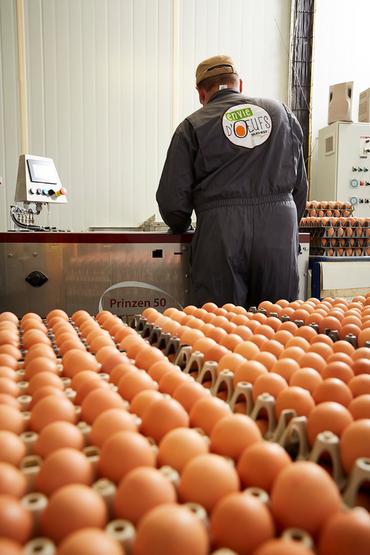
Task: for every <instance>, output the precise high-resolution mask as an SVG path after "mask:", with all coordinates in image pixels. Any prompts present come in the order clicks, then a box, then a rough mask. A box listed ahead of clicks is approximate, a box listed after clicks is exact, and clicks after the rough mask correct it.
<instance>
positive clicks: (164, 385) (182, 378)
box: [159, 365, 194, 396]
mask: <svg viewBox="0 0 370 555" xmlns="http://www.w3.org/2000/svg"><path fill="white" fill-rule="evenodd" d="M189 381H190V382H193V383H194V381H193V379H192V378H191V377H190V376H189V374H185V373H184V372H182V371H181V370H180V368H179V367H178V366H175V365H174V367H173V368H172V369H171V370H169V371H168V372H166V373H165V374H164V375H163V376H162V378H161V379H160V380H159V391H160V392H161V393H167V395H171V396H173V394H174V392H175V390H176V389H177V387H178V386H179V385H180V384H182V383H185V382H189Z"/></svg>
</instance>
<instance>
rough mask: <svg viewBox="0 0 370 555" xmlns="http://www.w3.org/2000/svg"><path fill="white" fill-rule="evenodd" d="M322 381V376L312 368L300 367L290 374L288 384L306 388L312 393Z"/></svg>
mask: <svg viewBox="0 0 370 555" xmlns="http://www.w3.org/2000/svg"><path fill="white" fill-rule="evenodd" d="M321 382H322V377H321V376H320V374H319V373H318V372H317V370H314V369H313V368H300V369H299V370H297V371H296V372H294V374H292V376H291V378H290V380H289V385H291V386H298V387H303V388H304V389H307V391H309V393H310V394H311V395H312V394H313V392H314V391H315V389H316V387H317V386H318V385H319V384H320V383H321Z"/></svg>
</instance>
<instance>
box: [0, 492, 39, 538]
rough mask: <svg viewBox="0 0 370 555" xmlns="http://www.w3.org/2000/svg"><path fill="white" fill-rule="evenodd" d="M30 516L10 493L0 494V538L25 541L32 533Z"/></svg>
mask: <svg viewBox="0 0 370 555" xmlns="http://www.w3.org/2000/svg"><path fill="white" fill-rule="evenodd" d="M32 525H33V523H32V517H31V513H29V512H28V511H27V510H26V509H25V508H24V507H23V505H22V504H21V503H20V501H19V500H18V499H17V498H16V497H13V496H12V495H5V494H0V538H7V539H10V540H14V541H16V542H19V543H21V544H24V543H26V542H27V541H28V540H29V539H30V538H31V534H32Z"/></svg>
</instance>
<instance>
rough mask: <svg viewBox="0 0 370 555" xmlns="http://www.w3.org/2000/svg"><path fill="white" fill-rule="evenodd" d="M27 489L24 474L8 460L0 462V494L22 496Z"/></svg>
mask: <svg viewBox="0 0 370 555" xmlns="http://www.w3.org/2000/svg"><path fill="white" fill-rule="evenodd" d="M26 491H27V482H26V478H25V476H24V474H22V472H20V471H19V470H18V469H17V468H15V467H14V466H13V465H12V464H9V463H8V462H0V495H4V494H5V495H12V496H13V497H18V498H20V497H23V495H25V494H26Z"/></svg>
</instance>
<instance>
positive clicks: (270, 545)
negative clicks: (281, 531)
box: [253, 538, 315, 555]
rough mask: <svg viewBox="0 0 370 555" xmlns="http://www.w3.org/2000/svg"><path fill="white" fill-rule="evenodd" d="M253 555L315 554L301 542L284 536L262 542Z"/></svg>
mask: <svg viewBox="0 0 370 555" xmlns="http://www.w3.org/2000/svg"><path fill="white" fill-rule="evenodd" d="M253 555H315V554H314V552H313V551H311V549H309V548H308V547H306V546H305V544H304V543H303V542H299V541H295V540H288V539H285V538H280V539H274V540H269V541H268V542H265V543H264V544H262V545H261V546H260V547H259V548H258V549H257V551H254V552H253Z"/></svg>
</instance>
